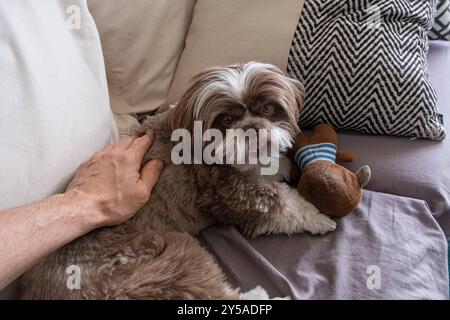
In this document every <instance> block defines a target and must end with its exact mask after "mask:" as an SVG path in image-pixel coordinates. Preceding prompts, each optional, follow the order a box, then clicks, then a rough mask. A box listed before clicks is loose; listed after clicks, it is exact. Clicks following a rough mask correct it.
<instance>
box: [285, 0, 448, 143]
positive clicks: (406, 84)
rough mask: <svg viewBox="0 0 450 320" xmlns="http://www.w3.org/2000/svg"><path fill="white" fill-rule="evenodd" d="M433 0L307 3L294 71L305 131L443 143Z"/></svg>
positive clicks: (292, 62) (297, 35)
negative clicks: (301, 92)
mask: <svg viewBox="0 0 450 320" xmlns="http://www.w3.org/2000/svg"><path fill="white" fill-rule="evenodd" d="M434 6H435V1H434V0H376V1H368V0H343V1H323V0H307V1H306V2H305V5H304V8H303V11H302V14H301V17H300V21H299V24H298V27H297V31H296V33H295V36H294V40H293V43H292V47H291V51H290V56H289V63H288V72H289V74H290V75H291V76H293V77H296V78H298V79H303V80H304V84H305V89H306V95H305V108H304V110H303V113H302V116H301V125H302V126H304V127H313V126H314V125H316V124H318V123H321V122H327V123H330V124H332V125H333V126H334V127H335V128H337V129H344V130H349V131H356V132H360V133H369V134H378V135H396V136H407V137H413V138H428V139H433V140H441V139H443V138H444V136H445V130H444V127H443V125H442V124H441V123H440V121H439V112H438V109H437V107H436V99H437V97H436V93H435V91H434V89H433V88H432V86H431V84H430V82H429V81H428V75H427V63H426V54H427V51H428V39H427V33H428V31H429V30H430V29H431V25H432V22H433V19H434V12H435V7H434Z"/></svg>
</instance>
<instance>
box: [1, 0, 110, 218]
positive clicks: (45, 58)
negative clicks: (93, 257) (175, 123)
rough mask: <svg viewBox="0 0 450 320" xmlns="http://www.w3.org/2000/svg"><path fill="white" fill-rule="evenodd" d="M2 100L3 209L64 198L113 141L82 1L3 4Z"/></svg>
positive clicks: (97, 50) (99, 62) (92, 31)
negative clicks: (79, 172)
mask: <svg viewBox="0 0 450 320" xmlns="http://www.w3.org/2000/svg"><path fill="white" fill-rule="evenodd" d="M71 5H72V7H70V6H71ZM73 5H75V6H73ZM68 9H69V10H75V11H70V13H67V10H68ZM77 12H79V13H80V23H81V25H80V28H79V29H71V28H69V27H68V26H75V27H76V22H77V21H76V16H73V14H75V15H77ZM73 17H75V19H71V18H73ZM0 101H1V106H0V210H4V209H7V208H12V207H17V206H21V205H24V204H28V203H31V202H34V201H37V200H40V199H43V198H46V197H48V196H49V195H51V194H54V193H59V192H62V191H64V189H65V188H66V186H67V183H68V182H69V180H70V179H71V177H72V175H73V173H74V171H75V170H76V168H77V167H78V166H79V165H80V163H81V162H82V161H85V160H87V159H88V158H89V157H90V156H91V155H92V154H93V153H95V152H96V151H97V150H99V149H101V148H102V147H104V146H105V145H107V144H109V143H111V142H113V141H115V140H116V139H117V129H116V126H115V123H114V120H113V116H112V113H111V111H110V108H109V100H108V89H107V83H106V76H105V69H104V62H103V56H102V51H101V46H100V41H99V37H98V33H97V29H96V27H95V24H94V21H93V19H92V17H91V15H90V13H89V11H88V9H87V5H86V3H85V1H83V0H58V1H36V0H20V1H0Z"/></svg>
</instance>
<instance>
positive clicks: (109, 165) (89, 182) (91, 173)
mask: <svg viewBox="0 0 450 320" xmlns="http://www.w3.org/2000/svg"><path fill="white" fill-rule="evenodd" d="M151 143H152V142H151V139H150V138H149V137H148V136H147V135H144V136H142V137H140V138H136V137H129V138H124V139H122V140H120V142H119V143H118V144H115V145H110V146H108V147H106V148H105V149H103V150H101V151H99V152H97V153H96V154H95V155H94V156H93V157H92V158H91V159H89V160H88V161H86V162H85V163H83V164H82V165H81V166H80V167H79V168H78V170H77V172H76V173H75V177H74V178H73V180H72V182H71V183H70V184H69V186H68V188H67V191H66V194H65V195H66V197H68V198H70V199H71V201H77V202H78V203H80V202H81V203H83V204H86V205H87V206H88V210H86V212H87V214H88V215H89V217H88V219H89V221H90V222H92V224H93V225H94V227H101V226H111V225H116V224H120V223H122V222H125V221H126V220H128V219H129V218H131V217H132V216H133V215H134V214H135V213H136V212H137V211H138V210H139V209H140V208H142V207H143V206H144V205H145V203H146V202H147V201H148V200H149V198H150V194H151V191H152V189H153V187H154V186H155V184H156V182H157V181H158V179H159V176H160V174H161V171H162V170H163V168H164V163H163V162H162V161H161V160H151V161H150V162H148V163H147V164H146V165H145V166H144V167H143V168H142V170H141V172H139V169H140V165H141V161H142V158H143V157H144V155H145V153H146V152H147V150H148V148H149V147H150V146H151Z"/></svg>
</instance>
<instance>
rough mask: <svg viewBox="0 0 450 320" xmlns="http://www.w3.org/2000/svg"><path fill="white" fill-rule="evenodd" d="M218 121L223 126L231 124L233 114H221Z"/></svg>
mask: <svg viewBox="0 0 450 320" xmlns="http://www.w3.org/2000/svg"><path fill="white" fill-rule="evenodd" d="M220 122H221V123H222V124H223V125H224V126H230V125H232V124H233V122H234V118H233V116H231V115H229V114H224V115H222V116H221V118H220Z"/></svg>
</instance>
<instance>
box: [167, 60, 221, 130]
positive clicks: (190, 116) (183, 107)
mask: <svg viewBox="0 0 450 320" xmlns="http://www.w3.org/2000/svg"><path fill="white" fill-rule="evenodd" d="M217 70H219V67H212V68H209V69H207V70H205V71H203V72H200V73H199V74H197V75H196V76H194V77H193V78H192V80H191V81H190V85H189V87H188V89H187V90H186V91H185V92H184V94H183V95H182V96H181V98H180V100H179V101H178V102H177V105H176V106H175V107H174V108H173V109H171V110H170V111H169V114H168V122H169V127H170V129H171V130H175V129H180V128H184V129H187V130H189V131H190V132H192V130H193V125H194V121H195V120H198V119H196V114H197V113H199V111H200V110H196V108H198V107H201V106H199V105H197V102H198V99H199V97H200V94H201V92H202V89H203V88H204V86H205V85H207V83H209V82H210V81H211V79H212V78H213V77H214V76H215V73H216V71H217Z"/></svg>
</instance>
